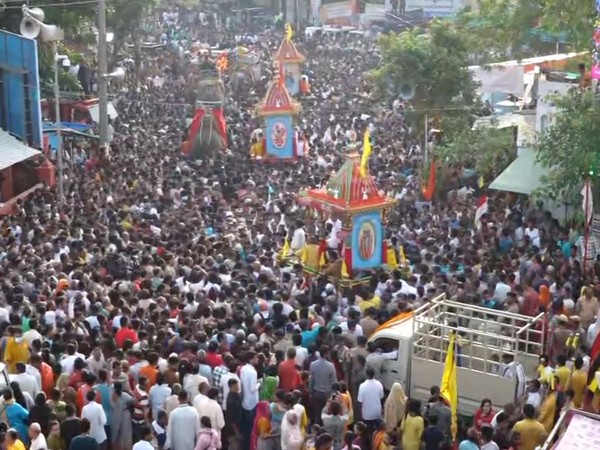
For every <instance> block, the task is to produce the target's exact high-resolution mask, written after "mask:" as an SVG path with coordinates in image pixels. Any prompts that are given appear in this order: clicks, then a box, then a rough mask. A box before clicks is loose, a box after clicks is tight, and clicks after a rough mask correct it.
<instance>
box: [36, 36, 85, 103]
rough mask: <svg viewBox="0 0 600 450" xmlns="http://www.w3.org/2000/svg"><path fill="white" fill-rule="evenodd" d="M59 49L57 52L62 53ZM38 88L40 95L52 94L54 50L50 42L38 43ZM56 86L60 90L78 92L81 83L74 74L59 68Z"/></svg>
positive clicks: (50, 95) (47, 95) (49, 95)
mask: <svg viewBox="0 0 600 450" xmlns="http://www.w3.org/2000/svg"><path fill="white" fill-rule="evenodd" d="M63 52H64V50H63V49H59V53H63ZM38 55H39V73H40V90H41V91H42V92H41V95H42V97H46V98H48V97H53V96H54V67H53V64H54V51H53V47H52V45H51V44H40V47H39V51H38ZM58 87H59V89H60V90H61V91H69V92H80V91H81V84H80V83H79V80H78V79H77V77H76V76H74V75H72V74H71V73H69V72H65V71H64V70H62V69H60V70H59V72H58Z"/></svg>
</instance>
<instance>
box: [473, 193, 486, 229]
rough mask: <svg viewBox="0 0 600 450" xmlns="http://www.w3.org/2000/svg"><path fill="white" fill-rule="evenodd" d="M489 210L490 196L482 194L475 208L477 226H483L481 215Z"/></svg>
mask: <svg viewBox="0 0 600 450" xmlns="http://www.w3.org/2000/svg"><path fill="white" fill-rule="evenodd" d="M487 212H488V198H487V195H482V196H481V197H479V199H478V200H477V209H476V210H475V225H476V226H477V228H480V227H481V217H482V216H483V215H484V214H486V213H487Z"/></svg>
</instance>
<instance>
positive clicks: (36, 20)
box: [20, 5, 65, 209]
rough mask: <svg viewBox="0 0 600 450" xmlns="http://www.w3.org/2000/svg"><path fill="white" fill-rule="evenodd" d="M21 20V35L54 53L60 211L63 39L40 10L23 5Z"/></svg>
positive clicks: (61, 199)
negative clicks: (60, 51) (48, 45)
mask: <svg viewBox="0 0 600 450" xmlns="http://www.w3.org/2000/svg"><path fill="white" fill-rule="evenodd" d="M22 11H23V20H22V21H21V26H20V31H21V35H23V36H24V37H26V38H29V39H36V38H37V37H38V36H41V39H42V41H43V42H52V44H53V53H54V56H53V58H54V115H55V126H56V153H57V162H58V204H59V206H60V208H61V209H62V207H63V205H64V201H65V195H64V194H65V193H64V183H63V155H62V132H61V119H60V92H59V89H58V63H59V61H60V56H59V54H58V41H62V40H63V39H64V33H63V31H62V30H61V29H60V28H59V27H57V26H56V25H47V24H45V23H44V19H45V14H44V11H43V10H41V9H40V8H31V9H30V8H28V7H27V6H26V5H23V8H22Z"/></svg>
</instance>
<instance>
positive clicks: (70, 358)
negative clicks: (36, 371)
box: [60, 343, 85, 376]
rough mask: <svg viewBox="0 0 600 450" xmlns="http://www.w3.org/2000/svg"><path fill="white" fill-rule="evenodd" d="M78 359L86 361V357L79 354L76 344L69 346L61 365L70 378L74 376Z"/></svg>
mask: <svg viewBox="0 0 600 450" xmlns="http://www.w3.org/2000/svg"><path fill="white" fill-rule="evenodd" d="M77 358H81V359H82V360H83V361H85V356H84V355H82V354H81V353H78V352H77V349H76V347H75V344H72V343H69V344H67V354H66V355H65V356H63V358H62V359H61V360H60V365H61V366H62V369H63V372H64V373H66V374H68V375H69V376H71V375H72V374H73V365H74V364H75V360H76V359H77Z"/></svg>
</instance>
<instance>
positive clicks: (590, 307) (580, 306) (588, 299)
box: [575, 285, 600, 330]
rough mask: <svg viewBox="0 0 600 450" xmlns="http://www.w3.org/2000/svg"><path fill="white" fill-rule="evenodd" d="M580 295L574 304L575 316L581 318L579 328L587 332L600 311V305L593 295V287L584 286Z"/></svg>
mask: <svg viewBox="0 0 600 450" xmlns="http://www.w3.org/2000/svg"><path fill="white" fill-rule="evenodd" d="M582 291H583V292H582V295H581V297H579V300H577V303H576V304H575V314H577V315H578V316H579V317H581V326H582V327H583V329H584V330H587V329H588V328H589V326H590V325H591V324H592V323H593V322H594V319H595V318H596V317H597V316H598V312H599V311H600V304H599V303H598V299H597V298H596V296H595V295H594V286H593V285H590V286H586V287H584V288H583V289H582Z"/></svg>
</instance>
